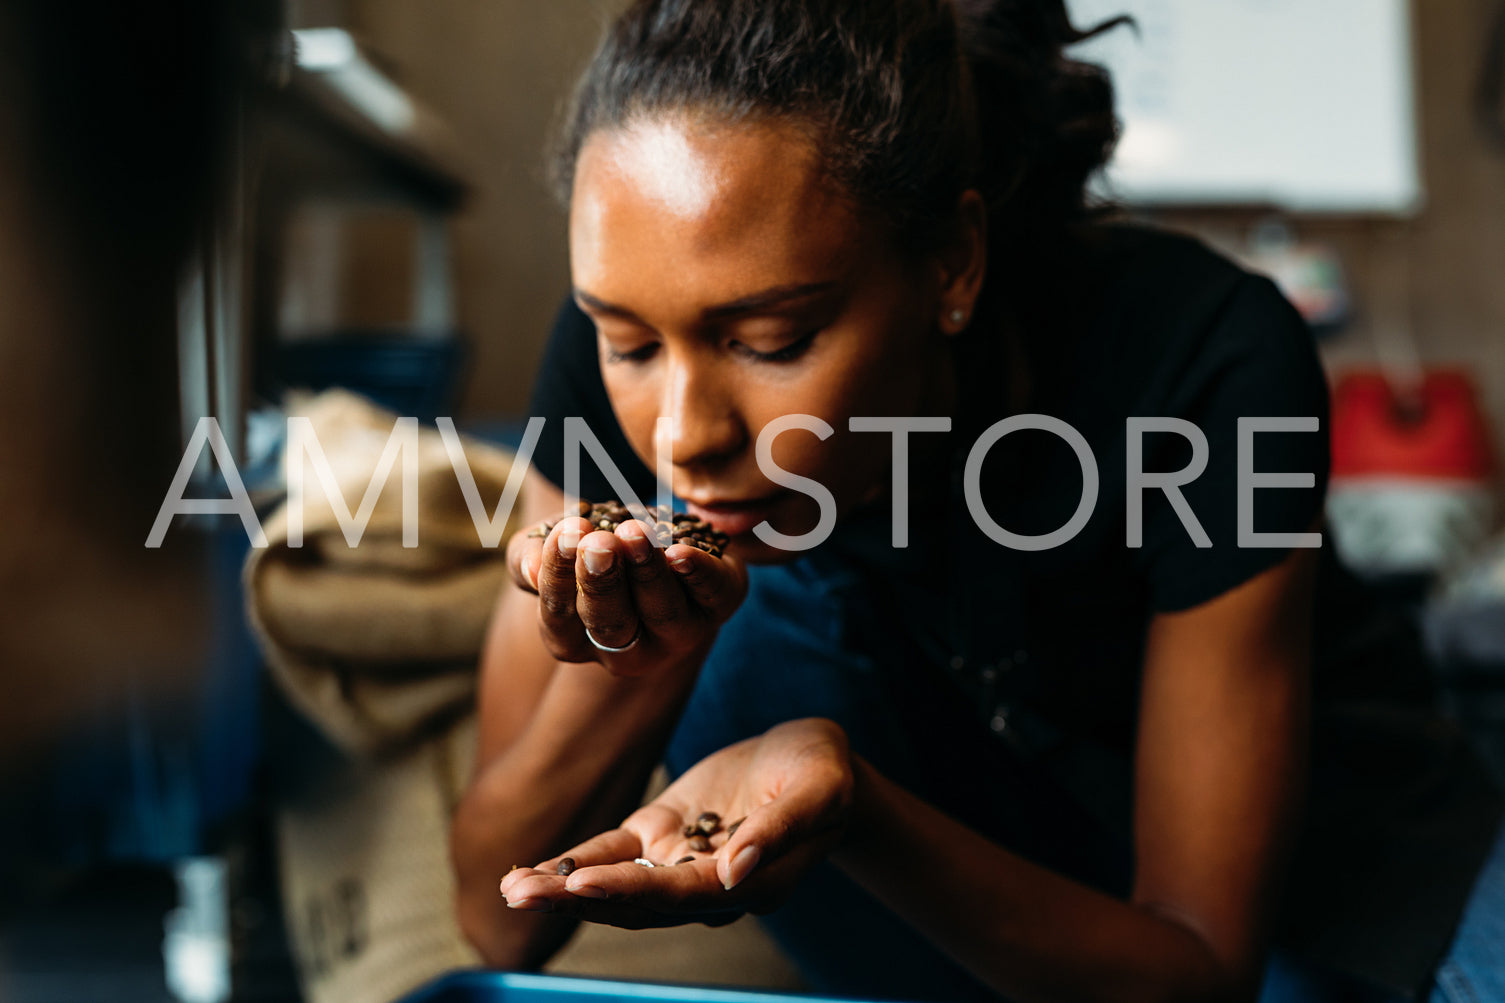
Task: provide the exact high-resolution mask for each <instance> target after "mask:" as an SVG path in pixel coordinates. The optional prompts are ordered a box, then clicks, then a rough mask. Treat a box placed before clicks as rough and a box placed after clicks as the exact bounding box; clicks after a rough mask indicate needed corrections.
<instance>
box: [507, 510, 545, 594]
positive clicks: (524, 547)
mask: <svg viewBox="0 0 1505 1003" xmlns="http://www.w3.org/2000/svg"><path fill="white" fill-rule="evenodd" d="M541 525H542V524H540V526H541ZM536 528H539V527H535V529H536ZM533 532H534V530H532V529H528V530H521V531H519V532H516V533H513V534H512V539H511V540H509V541H507V570H508V571H509V572H510V573H511V574H512V583H513V584H514V585H516V586H517V587H518V588H520V589H522V590H523V591H525V592H533V593H537V592H538V570H539V566H540V565H541V564H542V563H543V545H544V540H545V539H546V536H534V535H532V534H533Z"/></svg>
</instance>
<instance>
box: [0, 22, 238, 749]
mask: <svg viewBox="0 0 1505 1003" xmlns="http://www.w3.org/2000/svg"><path fill="white" fill-rule="evenodd" d="M265 7H266V5H265V4H262V3H259V2H258V0H235V2H228V3H199V2H187V0H165V2H159V3H150V4H144V3H120V2H114V0H81V2H78V3H68V4H58V3H54V2H50V0H22V2H14V3H6V4H4V5H3V7H0V94H3V96H4V100H3V101H0V302H3V303H4V304H5V309H4V310H3V311H0V374H3V375H0V380H3V384H0V421H3V425H4V427H5V428H6V429H7V434H6V435H5V436H4V437H3V442H0V525H3V526H5V527H6V530H7V532H6V533H5V536H4V539H3V540H0V601H3V602H4V604H5V607H6V614H7V615H6V617H5V618H4V620H3V622H0V666H3V669H0V671H3V673H4V682H3V688H4V692H3V698H0V762H3V761H5V760H10V759H13V757H15V756H16V755H17V754H19V753H20V752H21V751H22V750H23V749H26V748H29V747H34V746H36V745H37V744H38V743H40V742H42V741H44V740H45V739H47V738H49V737H51V736H54V735H56V734H57V732H58V730H59V729H60V728H62V727H64V726H65V725H66V723H67V722H69V721H70V720H72V719H74V718H77V717H79V716H83V715H88V714H94V713H98V711H99V709H100V708H101V707H103V706H109V705H118V704H120V703H122V702H123V700H124V699H125V698H126V697H127V696H128V695H129V693H130V692H131V691H132V690H133V689H135V688H137V687H148V688H149V687H150V686H151V685H153V683H154V681H162V680H165V679H174V678H175V679H178V680H180V681H181V680H183V679H184V678H185V677H186V675H187V673H188V672H189V671H191V670H192V669H194V668H196V667H197V666H196V665H195V664H194V662H195V659H196V658H197V657H198V654H199V651H200V648H199V642H200V640H201V637H202V633H203V628H202V626H201V622H202V612H203V610H202V608H201V606H200V603H199V600H198V597H199V595H200V594H201V591H202V590H201V588H200V587H199V582H198V579H199V578H200V577H201V575H202V567H201V566H200V564H199V563H198V560H197V558H196V557H195V554H194V550H195V547H194V545H193V542H192V540H191V539H185V540H183V541H181V542H180V543H179V544H178V545H176V546H174V547H171V548H168V549H167V550H165V551H156V552H149V551H147V550H146V549H145V548H143V547H142V546H141V541H142V539H144V535H145V530H146V529H147V528H149V527H150V525H151V518H152V512H153V511H154V509H155V507H156V505H157V504H158V503H159V502H160V498H161V493H162V491H163V488H164V486H165V485H166V484H167V483H169V482H170V480H171V472H172V469H173V466H174V464H175V462H176V455H177V449H178V445H179V437H178V435H177V434H176V431H177V425H178V413H177V412H178V408H177V404H178V394H177V382H176V364H175V345H174V336H173V333H174V330H175V320H176V317H177V303H178V283H179V276H180V269H181V268H182V266H183V264H184V262H185V260H186V259H187V257H188V255H189V253H190V250H191V249H192V248H193V247H194V246H195V245H196V244H197V243H198V242H199V241H200V239H201V235H202V233H203V230H204V228H205V227H206V226H208V225H209V222H208V221H209V220H210V218H211V216H212V214H213V211H214V207H215V205H216V204H217V201H218V199H219V196H220V194H221V192H222V187H223V186H222V179H223V176H224V171H223V167H224V164H225V160H226V150H227V139H228V136H229V134H230V132H231V123H232V121H233V118H234V115H233V109H234V107H235V105H236V103H237V101H238V100H239V96H240V94H241V93H242V91H243V89H244V86H245V83H246V80H247V73H246V71H247V67H248V65H250V64H251V62H252V61H253V60H254V56H253V54H252V53H251V51H250V50H252V49H253V48H254V42H253V41H252V40H253V39H254V38H256V37H259V31H260V25H261V21H260V20H259V18H260V17H261V16H262V13H264V10H263V9H264V8H265Z"/></svg>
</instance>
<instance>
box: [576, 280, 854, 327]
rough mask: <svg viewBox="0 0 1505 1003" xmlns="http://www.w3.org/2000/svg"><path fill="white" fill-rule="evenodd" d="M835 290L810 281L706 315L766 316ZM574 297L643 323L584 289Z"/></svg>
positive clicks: (603, 311) (741, 300)
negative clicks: (797, 301) (776, 308)
mask: <svg viewBox="0 0 1505 1003" xmlns="http://www.w3.org/2000/svg"><path fill="white" fill-rule="evenodd" d="M835 287H836V283H835V282H807V283H803V284H800V285H790V286H776V287H774V288H773V289H765V290H763V291H762V292H756V293H753V294H752V295H751V296H743V297H741V298H739V299H734V300H732V301H730V302H727V303H720V304H718V305H716V306H713V307H708V308H707V309H706V310H704V311H702V316H704V317H705V319H707V320H726V319H728V318H731V317H740V316H743V315H746V314H756V313H763V312H765V311H767V310H772V309H773V308H775V307H779V306H783V305H784V304H785V303H789V302H792V301H794V300H799V299H804V298H805V297H807V296H814V295H815V294H816V293H823V292H826V291H827V290H829V289H834V288H835ZM574 294H575V299H576V300H577V301H578V302H579V303H580V305H581V306H583V307H585V308H587V309H589V310H594V311H595V312H596V313H601V314H605V315H607V316H608V317H619V318H621V319H623V320H629V321H632V322H634V323H637V324H642V323H643V320H642V318H641V317H639V316H638V315H637V314H635V313H633V312H632V311H631V310H629V309H627V308H626V307H624V306H618V305H617V304H615V303H608V302H606V301H605V300H603V299H598V298H597V297H595V296H592V295H591V294H590V293H588V292H586V291H585V290H584V289H580V288H578V287H577V288H576V289H575V290H574ZM645 326H646V325H645Z"/></svg>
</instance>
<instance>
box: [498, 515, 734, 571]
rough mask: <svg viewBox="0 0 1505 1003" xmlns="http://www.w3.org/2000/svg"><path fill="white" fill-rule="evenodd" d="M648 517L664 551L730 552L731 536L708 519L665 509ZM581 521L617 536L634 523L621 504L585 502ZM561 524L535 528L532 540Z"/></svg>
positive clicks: (655, 536)
mask: <svg viewBox="0 0 1505 1003" xmlns="http://www.w3.org/2000/svg"><path fill="white" fill-rule="evenodd" d="M648 514H649V515H651V516H652V517H653V519H654V523H653V535H654V538H655V540H656V541H657V543H658V544H659V546H661V547H667V546H669V545H670V544H672V543H683V544H684V545H685V546H687V547H694V548H695V549H696V550H703V551H705V552H706V553H707V554H710V555H711V556H712V557H720V556H721V554H722V552H723V551H725V550H726V545H727V543H728V541H729V538H728V537H727V535H726V534H725V533H722V532H720V531H718V530H717V529H716V527H714V526H712V525H711V524H710V523H708V522H706V521H705V520H704V519H697V518H695V517H694V516H693V515H690V514H689V513H687V512H671V511H669V510H668V509H667V508H664V507H663V506H656V507H654V508H652V509H649V510H648ZM580 518H582V519H585V520H586V521H588V522H589V523H590V524H591V525H592V526H594V527H595V528H596V529H599V530H604V531H605V532H608V533H615V532H616V531H617V527H618V526H620V525H622V523H624V522H628V521H630V520H631V519H632V513H631V512H629V511H628V510H627V506H625V505H623V504H622V503H621V502H618V501H607V502H597V503H596V504H594V505H592V504H591V503H590V502H585V501H583V502H581V503H580ZM558 522H559V520H558V519H555V520H552V521H550V522H544V523H541V524H539V525H537V526H535V527H533V529H532V531H531V532H529V533H528V536H530V537H533V538H535V539H543V538H545V537H547V536H548V535H549V533H550V532H552V531H553V529H554V527H555V526H556V525H557V524H558Z"/></svg>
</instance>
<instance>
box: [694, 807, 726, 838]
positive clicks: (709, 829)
mask: <svg viewBox="0 0 1505 1003" xmlns="http://www.w3.org/2000/svg"><path fill="white" fill-rule="evenodd" d="M695 829H696V831H697V832H702V833H705V834H706V835H707V836H714V835H715V834H716V833H717V832H720V831H721V816H720V815H717V814H716V813H715V812H713V811H703V812H701V813H700V817H699V818H697V819H696V820H695Z"/></svg>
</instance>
